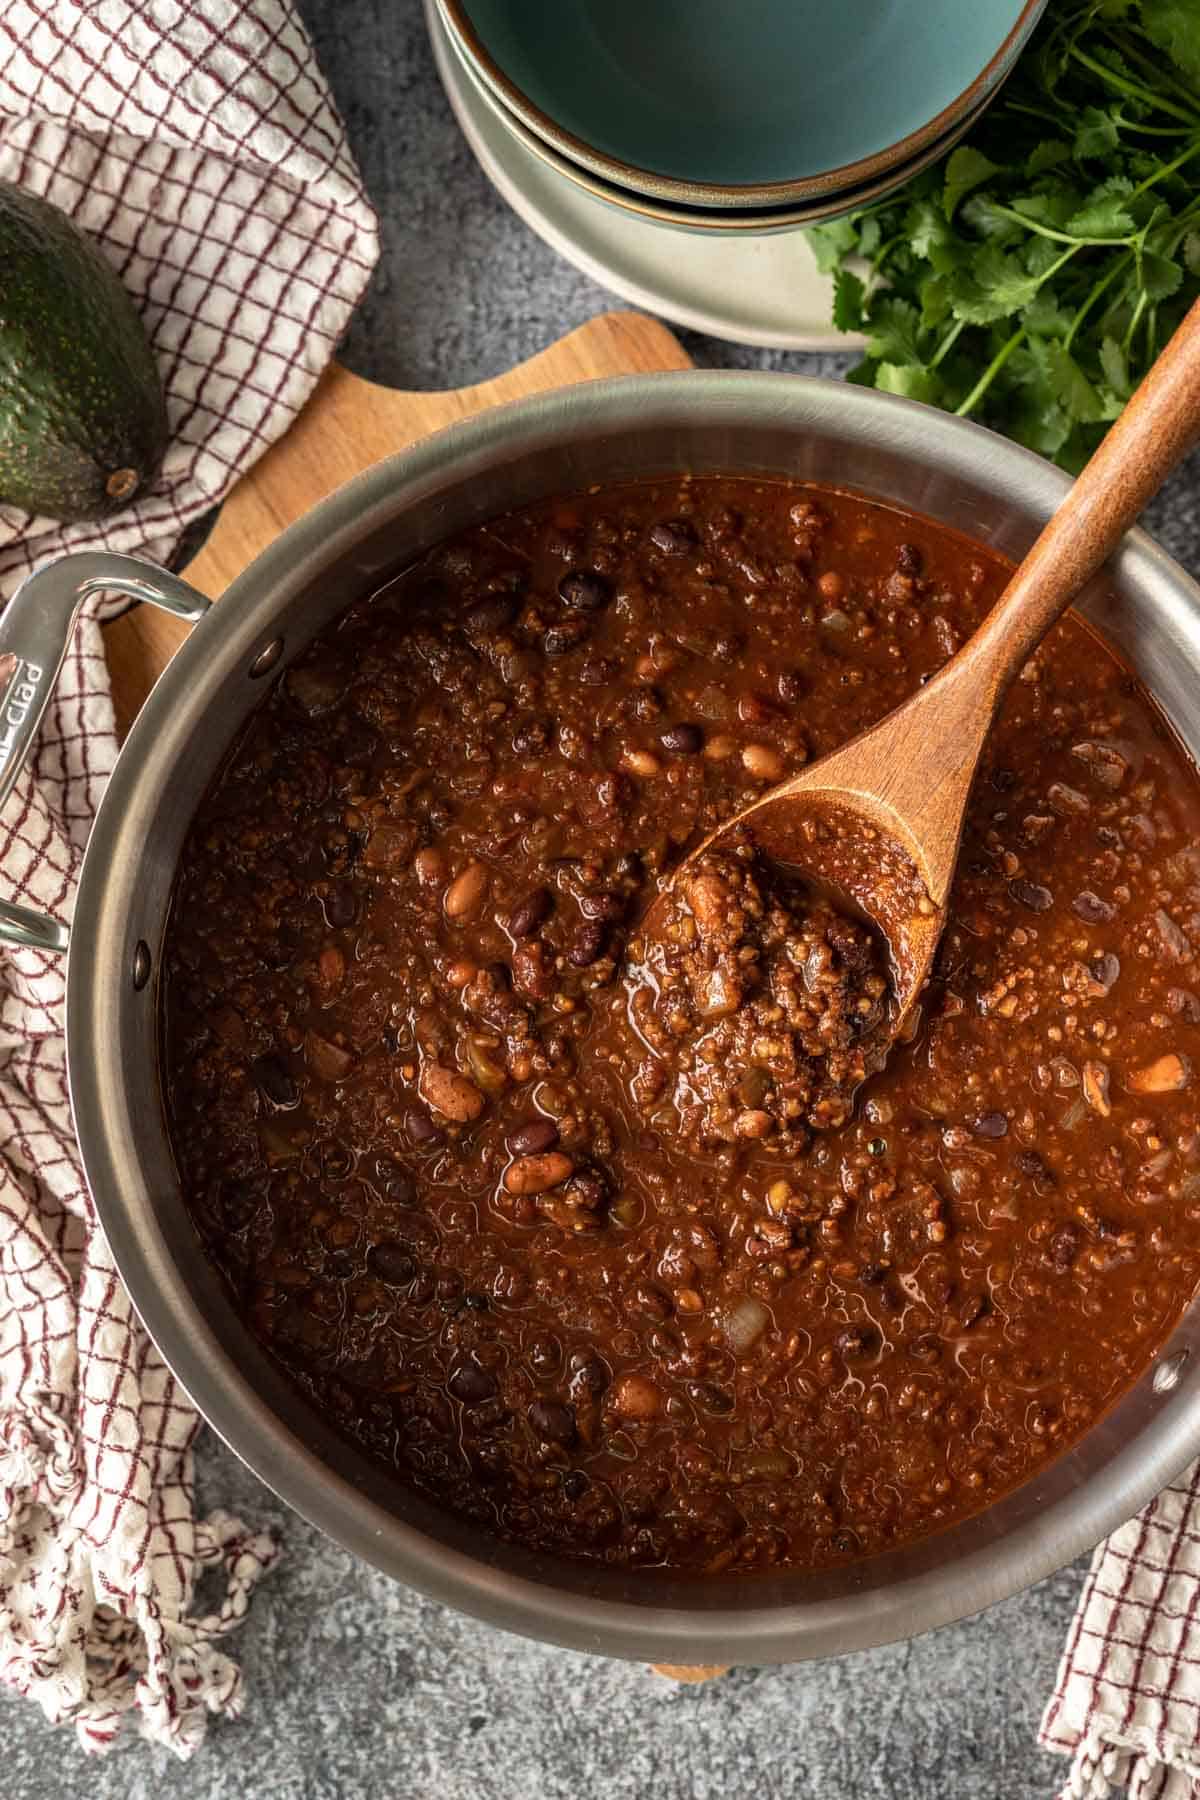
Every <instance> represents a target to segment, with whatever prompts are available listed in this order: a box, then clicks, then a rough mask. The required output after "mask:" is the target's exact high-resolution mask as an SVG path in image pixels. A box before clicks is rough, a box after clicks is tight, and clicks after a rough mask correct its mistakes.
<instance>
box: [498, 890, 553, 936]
mask: <svg viewBox="0 0 1200 1800" xmlns="http://www.w3.org/2000/svg"><path fill="white" fill-rule="evenodd" d="M553 909H554V895H553V894H552V893H551V892H550V889H549V888H545V887H540V888H534V890H533V892H532V894H526V896H525V898H524V899H523V900H522V901H520V902H519V904H518V905H517V906H515V907H514V908H513V910H512V912H511V913H510V914H509V917H508V933H509V936H510V937H514V938H527V937H532V935H533V933H534V932H535V931H536V930H537V928H538V926H539V925H541V924H542V923H543V922H544V921H545V920H546V919H548V918H549V917H550V914H551V912H552V911H553Z"/></svg>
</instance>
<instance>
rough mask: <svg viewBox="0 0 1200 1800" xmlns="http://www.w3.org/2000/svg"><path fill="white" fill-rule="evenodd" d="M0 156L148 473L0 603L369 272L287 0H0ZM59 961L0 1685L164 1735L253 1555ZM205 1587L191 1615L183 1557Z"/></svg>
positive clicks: (93, 742)
mask: <svg viewBox="0 0 1200 1800" xmlns="http://www.w3.org/2000/svg"><path fill="white" fill-rule="evenodd" d="M0 177H4V178H7V179H9V180H12V181H17V182H19V183H21V184H23V185H24V186H26V187H28V188H30V189H32V190H33V191H35V192H37V193H39V194H44V195H46V196H48V197H49V198H50V199H51V200H54V201H56V202H57V203H58V204H59V205H60V206H62V207H64V208H65V209H66V210H67V211H68V212H70V213H72V214H73V215H74V217H75V218H76V219H77V220H78V221H79V223H80V224H81V225H83V226H84V227H85V228H86V229H87V230H88V231H89V232H91V233H92V234H93V236H94V237H95V239H96V240H97V242H98V243H99V245H100V246H101V248H102V250H103V251H104V253H105V254H106V255H107V256H108V257H109V259H110V260H111V262H112V264H113V266H114V267H115V268H116V269H117V270H118V272H119V273H120V275H121V276H122V278H123V279H124V281H125V283H126V285H127V286H128V287H129V288H130V290H131V292H132V293H133V294H134V295H135V296H136V297H137V298H138V299H139V301H140V304H141V306H142V310H143V314H144V317H145V319H146V323H147V326H148V328H149V330H150V333H151V336H152V338H153V342H154V345H155V349H156V352H157V355H158V360H159V365H160V367H161V369H162V372H163V376H164V380H165V382H166V385H167V390H168V402H169V410H170V417H171V425H172V447H171V450H170V453H169V455H168V458H167V462H166V467H165V470H164V472H163V476H162V479H161V480H160V482H159V483H158V485H157V487H156V489H155V492H154V493H153V494H152V495H150V496H148V497H147V498H146V499H144V500H142V501H141V502H140V503H139V504H138V505H137V506H135V507H133V508H132V509H130V511H129V512H127V513H125V514H122V516H121V517H120V519H119V520H117V521H116V522H114V523H112V524H110V525H108V526H106V527H104V528H103V529H99V528H96V527H94V526H87V525H76V526H72V527H69V528H65V529H64V528H61V527H59V526H56V525H53V524H51V523H49V522H47V521H44V520H31V519H29V518H28V517H26V516H25V515H23V514H18V513H16V512H13V511H11V510H6V509H4V508H3V507H0V597H3V596H6V595H8V594H10V593H11V592H12V591H13V589H14V588H15V587H16V585H17V583H18V581H19V580H20V578H21V577H22V576H23V575H24V574H25V573H26V572H27V570H28V569H29V568H30V567H31V566H32V565H33V564H34V563H36V562H39V561H41V560H43V559H44V558H46V557H48V556H52V555H55V554H57V553H59V552H61V551H62V550H64V549H68V548H72V547H75V546H79V545H84V544H87V545H102V546H104V547H106V548H108V549H111V550H124V551H134V552H141V553H143V554H149V555H151V556H154V557H157V558H160V559H163V558H165V557H167V556H168V555H169V554H170V552H171V550H172V547H173V545H174V544H175V542H176V540H177V539H178V537H179V534H180V532H181V530H182V528H183V527H184V525H185V524H186V523H187V522H188V521H189V520H191V519H193V518H195V517H197V516H199V515H200V514H202V513H203V512H204V511H206V510H207V509H208V508H209V507H210V506H211V505H212V504H213V503H214V502H215V501H216V500H218V499H219V498H220V496H221V495H222V494H223V493H224V492H225V491H226V490H227V489H228V488H229V486H230V485H231V483H232V482H233V480H234V479H235V478H236V476H237V475H238V473H239V472H240V471H241V470H242V469H244V468H246V467H247V466H248V464H250V463H251V462H252V461H253V460H254V459H255V457H257V456H258V455H259V454H260V453H261V452H262V451H263V450H264V449H265V448H266V447H267V445H268V444H270V443H271V442H272V440H273V439H275V438H277V437H279V435H280V434H281V433H282V432H283V431H284V430H285V429H286V427H287V425H288V423H289V421H290V420H291V419H292V417H293V416H294V415H295V413H296V412H297V411H298V410H299V408H300V407H301V406H302V405H303V404H304V401H305V400H306V399H307V397H308V395H309V393H310V391H311V389H312V387H313V384H314V383H315V381H316V379H317V377H318V375H319V374H320V372H321V370H322V368H323V367H324V365H325V363H326V362H327V361H328V359H329V356H330V354H331V353H332V351H333V348H334V346H335V344H336V343H337V340H338V338H339V336H340V334H341V332H342V330H343V329H344V327H345V325H346V322H347V319H348V317H349V315H350V312H351V310H352V308H353V306H354V304H355V302H356V301H357V299H358V297H359V295H360V294H361V292H362V289H363V287H364V286H365V284H366V281H367V279H368V277H369V275H370V272H371V269H372V267H373V264H374V261H375V256H376V250H377V240H376V226H375V219H374V215H373V213H372V211H371V208H370V206H369V204H368V202H367V200H366V197H365V195H364V193H363V190H362V187H361V185H360V183H359V179H358V175H357V172H356V170H355V167H354V164H353V161H352V159H351V157H350V155H349V152H348V150H347V147H346V142H345V137H344V134H343V131H342V127H341V123H340V121H339V119H338V117H337V114H336V112H335V110H334V108H333V106H332V103H331V101H330V98H329V94H328V92H327V90H326V88H325V85H324V82H323V81H322V78H321V75H320V73H319V71H318V70H317V68H316V67H315V65H314V63H313V59H312V53H311V50H310V48H309V45H308V42H307V39H306V37H305V35H304V33H303V30H302V29H301V27H300V25H299V23H298V21H297V19H296V17H295V15H294V13H293V11H292V9H291V5H290V4H289V0H81V3H79V4H75V3H68V0H5V4H3V5H0ZM116 747H117V746H116V739H115V736H114V733H113V718H112V708H111V705H110V702H109V696H108V680H107V673H106V669H105V663H104V657H103V649H102V641H101V637H100V632H99V627H98V624H97V621H96V618H95V617H94V616H93V617H91V618H88V619H85V620H84V622H83V624H82V626H81V628H80V631H79V635H78V639H77V641H76V643H75V645H74V647H73V649H72V651H71V654H70V656H69V657H68V660H67V664H66V667H65V669H64V672H63V676H62V679H61V681H60V683H59V687H58V691H57V694H56V696H55V699H54V701H53V703H52V705H51V707H50V709H49V711H48V713H47V717H46V722H45V725H44V727H43V730H42V735H41V739H40V743H39V746H38V750H37V754H36V758H35V761H34V766H33V767H32V769H31V770H30V771H29V773H28V775H27V777H26V778H25V779H24V780H23V781H22V783H21V785H20V786H19V788H18V790H17V791H16V793H15V794H14V795H13V796H12V799H11V801H10V803H9V805H8V807H7V808H6V810H5V813H4V816H3V818H2V819H0V892H2V893H3V894H4V895H5V896H7V897H8V898H11V899H18V900H23V901H25V902H26V903H27V904H29V905H32V906H36V907H39V908H41V909H42V910H44V911H47V912H51V913H53V914H55V915H56V916H57V917H59V918H62V919H68V918H69V916H70V912H71V905H72V899H73V894H74V886H75V878H76V873H77V869H78V864H79V860H80V855H81V852H82V850H83V846H84V844H85V842H86V839H87V833H88V828H89V825H90V821H91V818H92V815H93V813H94V812H95V809H96V806H97V804H98V802H99V799H100V795H101V793H102V791H103V788H104V783H105V781H106V779H107V777H108V774H109V771H110V770H111V768H112V764H113V760H114V757H115V755H116ZM62 1006H63V970H62V966H61V963H60V961H58V960H56V959H54V958H51V957H47V956H44V955H41V954H39V953H36V952H29V951H25V952H19V953H16V952H12V953H7V954H5V953H0V1677H2V1678H3V1680H4V1681H6V1682H7V1683H9V1684H10V1685H11V1686H12V1687H15V1688H17V1689H18V1690H20V1691H21V1692H23V1693H26V1694H29V1695H31V1696H32V1697H33V1698H35V1699H36V1700H37V1701H38V1702H39V1703H40V1704H41V1705H42V1707H43V1708H44V1709H45V1712H46V1714H47V1716H48V1717H49V1718H51V1719H54V1720H66V1719H70V1720H73V1721H74V1722H75V1724H76V1727H77V1730H78V1732H79V1735H80V1737H81V1739H82V1741H83V1743H84V1744H85V1745H86V1746H87V1747H88V1748H91V1749H97V1750H102V1749H105V1748H107V1747H108V1745H109V1744H110V1743H111V1742H112V1740H113V1738H114V1736H115V1734H116V1733H117V1731H118V1729H119V1727H120V1723H121V1717H122V1715H123V1714H124V1713H126V1712H129V1711H135V1712H136V1713H137V1714H138V1715H140V1723H141V1725H142V1728H143V1730H144V1731H145V1732H146V1733H147V1735H149V1736H150V1737H152V1738H154V1739H156V1740H158V1741H159V1742H161V1743H166V1744H169V1745H170V1746H171V1747H172V1748H173V1749H174V1750H176V1751H178V1752H179V1754H180V1755H183V1756H186V1755H189V1754H190V1753H191V1752H192V1751H193V1750H194V1749H195V1748H196V1747H197V1745H198V1744H199V1742H200V1741H201V1739H202V1737H203V1734H204V1728H205V1722H206V1717H207V1713H208V1712H210V1711H211V1712H225V1713H234V1712H236V1711H237V1710H238V1709H239V1705H240V1695H239V1687H240V1676H239V1673H238V1670H237V1668H236V1666H235V1665H234V1664H233V1663H232V1662H231V1661H230V1660H229V1658H228V1657H227V1656H225V1655H224V1654H223V1652H222V1651H221V1649H220V1647H219V1640H220V1639H221V1637H222V1635H223V1634H224V1632H225V1631H226V1630H227V1629H228V1628H229V1627H230V1626H231V1625H232V1624H234V1623H236V1621H237V1620H238V1619H239V1618H240V1617H241V1616H242V1615H243V1614H244V1612H245V1610H246V1604H247V1597H248V1594H249V1592H250V1589H251V1588H252V1587H253V1585H254V1582H255V1581H256V1580H257V1578H258V1577H259V1576H260V1575H261V1574H262V1573H263V1572H264V1571H265V1570H266V1569H267V1568H268V1567H269V1566H270V1564H271V1563H272V1561H273V1560H274V1557H275V1554H276V1551H275V1546H274V1544H273V1543H272V1542H271V1540H270V1539H269V1538H267V1537H264V1536H254V1535H253V1534H251V1533H250V1532H248V1531H247V1530H246V1529H245V1528H244V1527H243V1526H242V1525H241V1524H240V1522H239V1521H238V1520H236V1519H232V1518H229V1517H227V1516H224V1515H218V1516H215V1517H213V1518H210V1519H207V1520H204V1521H197V1520H196V1519H195V1517H194V1514H193V1506H192V1468H191V1444H192V1441H193V1438H194V1435H195V1431H196V1426H197V1420H196V1416H195V1413H194V1412H193V1410H192V1407H191V1405H190V1403H189V1402H188V1400H187V1398H186V1396H185V1395H183V1394H182V1393H181V1392H180V1390H179V1389H178V1388H177V1387H176V1385H175V1383H174V1381H173V1379H172V1377H171V1375H170V1374H169V1372H168V1371H167V1370H166V1368H165V1367H164V1366H163V1364H162V1362H161V1360H160V1359H159V1357H158V1355H157V1354H156V1352H155V1351H154V1349H153V1348H152V1346H151V1345H150V1344H149V1343H148V1341H147V1339H146V1337H145V1335H144V1333H143V1332H142V1331H141V1329H140V1327H139V1325H138V1323H137V1321H136V1319H135V1317H134V1315H133V1312H132V1309H131V1307H130V1304H129V1300H128V1298H127V1297H126V1295H125V1293H124V1291H123V1289H122V1287H121V1285H120V1282H119V1281H118V1280H117V1277H116V1274H115V1271H114V1269H113V1265H112V1260H111V1257H110V1255H109V1251H108V1247H107V1245H106V1243H105V1241H104V1238H103V1236H102V1234H101V1233H100V1231H99V1230H98V1228H97V1226H96V1223H95V1219H94V1216H93V1213H92V1209H91V1205H90V1201H89V1198H88V1195H87V1192H86V1190H85V1188H84V1185H83V1179H82V1174H81V1171H80V1167H79V1163H78V1160H77V1157H76V1151H75V1146H74V1141H73V1137H72V1132H71V1121H70V1116H69V1112H68V1105H67V1093H66V1081H65V1061H64V1046H63V1038H62ZM210 1564H216V1565H221V1566H222V1567H223V1569H224V1571H225V1575H226V1583H225V1590H224V1599H223V1601H222V1602H221V1604H220V1606H219V1608H218V1609H217V1610H216V1611H215V1612H211V1613H205V1614H203V1615H202V1616H196V1615H195V1614H193V1612H192V1599H193V1592H194V1588H195V1582H196V1577H197V1575H198V1573H199V1571H200V1569H201V1568H202V1567H203V1566H204V1565H210Z"/></svg>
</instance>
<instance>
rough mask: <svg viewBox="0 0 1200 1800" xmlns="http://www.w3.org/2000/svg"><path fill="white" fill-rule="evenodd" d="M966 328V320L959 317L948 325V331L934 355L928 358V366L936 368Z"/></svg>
mask: <svg viewBox="0 0 1200 1800" xmlns="http://www.w3.org/2000/svg"><path fill="white" fill-rule="evenodd" d="M966 329H967V321H966V320H965V319H959V320H958V322H957V324H955V325H952V326H951V327H950V329H949V331H948V332H947V333H946V335H945V337H944V338H943V339H942V341H941V343H940V344H939V345H938V347H937V351H936V353H935V355H934V356H932V357H931V358H930V362H929V366H930V368H931V369H936V368H937V366H938V364H939V363H940V362H941V360H942V358H943V357H944V356H945V355H946V354H947V352H948V351H950V350H953V348H954V346H955V344H957V342H958V340H959V338H960V337H961V336H962V334H963V332H964V331H965V330H966Z"/></svg>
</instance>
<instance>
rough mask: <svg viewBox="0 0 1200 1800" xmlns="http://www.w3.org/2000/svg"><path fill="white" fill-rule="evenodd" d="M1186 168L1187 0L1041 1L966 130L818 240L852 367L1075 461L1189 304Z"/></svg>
mask: <svg viewBox="0 0 1200 1800" xmlns="http://www.w3.org/2000/svg"><path fill="white" fill-rule="evenodd" d="M1198 180H1200V0H1049V4H1048V6H1047V9H1046V15H1045V17H1044V19H1043V20H1042V21H1041V23H1040V25H1039V26H1038V29H1037V31H1036V32H1035V34H1034V36H1033V38H1032V39H1031V41H1030V43H1029V44H1028V45H1027V46H1026V48H1025V50H1024V51H1023V52H1022V54H1021V55H1020V56H1019V57H1018V59H1017V63H1016V66H1015V68H1014V69H1013V71H1012V73H1011V75H1010V77H1009V79H1008V81H1007V83H1006V84H1005V86H1004V88H1003V90H1002V91H1001V92H1000V93H999V94H998V95H997V96H996V97H995V99H994V100H993V101H992V103H991V104H990V106H989V107H988V109H987V112H986V113H985V114H984V115H983V116H982V117H981V118H980V119H979V120H977V121H976V124H975V125H974V127H973V129H972V134H971V137H970V139H969V141H968V142H967V143H965V144H962V145H959V146H958V147H957V148H956V149H955V150H954V151H953V152H952V154H951V155H949V156H948V157H945V158H943V159H942V161H941V162H940V163H934V164H932V165H931V166H930V167H929V168H928V169H926V170H923V171H922V173H921V174H920V175H918V176H916V177H915V178H914V179H913V180H912V181H911V182H910V183H909V184H908V185H907V187H905V188H902V189H900V190H899V191H898V192H896V193H895V194H892V195H888V196H885V197H884V198H883V199H882V200H877V201H876V202H875V203H874V204H873V205H872V206H871V207H870V208H869V209H868V210H867V211H865V212H861V213H859V214H857V215H853V216H852V217H851V218H850V219H849V220H842V221H838V222H837V223H836V224H834V225H832V226H826V227H823V228H822V230H821V233H820V235H818V236H814V240H813V241H814V250H815V251H816V253H817V255H818V257H819V258H820V259H821V260H822V263H823V265H824V266H827V267H828V268H829V269H830V271H831V272H832V271H834V270H839V271H842V273H841V274H840V276H839V278H838V281H837V284H836V288H835V299H834V305H835V312H836V317H837V320H838V323H839V324H842V325H846V326H853V325H854V324H855V323H856V322H858V320H859V319H860V317H861V318H863V320H864V324H863V329H864V332H865V335H866V342H867V349H866V354H865V356H864V359H863V361H862V362H861V363H860V364H859V366H858V368H857V369H855V371H854V372H853V374H852V375H851V376H850V378H849V379H851V380H853V381H857V382H860V383H863V384H865V385H867V386H877V387H880V388H882V389H884V390H885V391H887V392H891V393H900V394H905V395H907V396H909V397H910V398H916V399H919V400H923V401H925V402H927V403H930V404H934V405H938V406H944V407H948V408H951V409H954V408H958V409H962V408H964V407H965V408H966V410H967V411H968V412H969V413H970V415H971V416H972V417H974V418H976V419H979V420H981V421H982V422H983V423H984V424H986V425H989V426H991V427H992V428H993V429H994V430H997V431H1002V432H1005V433H1007V434H1008V435H1009V436H1010V437H1013V438H1016V439H1017V441H1018V442H1020V443H1023V444H1028V445H1029V446H1030V447H1031V448H1033V449H1035V450H1037V451H1039V452H1040V453H1041V454H1042V455H1044V456H1052V457H1053V458H1054V459H1055V460H1056V461H1057V462H1059V463H1060V464H1061V465H1062V466H1063V467H1064V468H1067V469H1071V470H1078V469H1079V468H1080V467H1081V466H1082V464H1083V462H1084V461H1085V460H1086V458H1087V457H1088V456H1089V455H1090V454H1091V452H1092V451H1093V450H1094V449H1095V446H1096V445H1097V444H1098V443H1099V442H1100V440H1101V438H1102V437H1103V435H1104V432H1105V431H1106V429H1107V428H1108V426H1109V424H1111V422H1112V420H1113V419H1115V418H1117V417H1118V416H1119V414H1120V412H1121V409H1122V408H1123V406H1124V405H1125V404H1126V402H1127V401H1128V399H1129V396H1130V395H1131V394H1132V393H1133V391H1134V390H1135V389H1136V387H1137V385H1138V383H1139V382H1140V381H1141V379H1142V377H1143V376H1144V375H1145V373H1146V370H1147V369H1148V367H1149V366H1150V364H1151V363H1152V361H1153V359H1154V357H1155V355H1156V354H1157V352H1158V350H1159V349H1160V348H1161V346H1162V344H1163V343H1164V342H1165V341H1166V338H1167V337H1168V335H1169V333H1170V331H1171V330H1172V328H1173V327H1174V326H1175V325H1176V323H1177V322H1178V321H1179V320H1180V319H1181V318H1182V317H1183V315H1184V313H1185V311H1186V309H1187V307H1188V306H1189V305H1190V304H1191V303H1192V301H1194V300H1200V202H1198V201H1197V198H1196V196H1197V192H1198V189H1197V181H1198ZM848 265H849V266H848ZM864 265H865V268H864ZM851 278H853V279H851Z"/></svg>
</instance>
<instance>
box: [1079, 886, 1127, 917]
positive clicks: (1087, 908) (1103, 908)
mask: <svg viewBox="0 0 1200 1800" xmlns="http://www.w3.org/2000/svg"><path fill="white" fill-rule="evenodd" d="M1071 911H1072V912H1073V913H1075V914H1076V915H1077V917H1079V918H1081V919H1082V920H1083V922H1084V924H1085V925H1107V924H1108V922H1109V920H1110V919H1115V918H1116V916H1117V909H1116V907H1115V906H1111V905H1110V904H1109V902H1108V901H1107V900H1102V899H1101V898H1100V896H1099V894H1093V893H1092V891H1091V889H1090V888H1084V890H1083V892H1082V893H1081V894H1076V896H1075V898H1074V899H1073V900H1072V902H1071Z"/></svg>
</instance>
